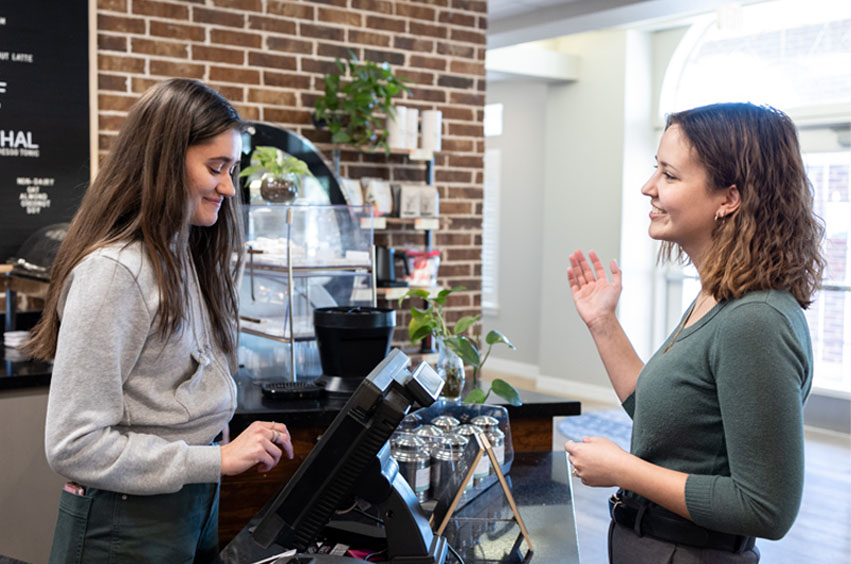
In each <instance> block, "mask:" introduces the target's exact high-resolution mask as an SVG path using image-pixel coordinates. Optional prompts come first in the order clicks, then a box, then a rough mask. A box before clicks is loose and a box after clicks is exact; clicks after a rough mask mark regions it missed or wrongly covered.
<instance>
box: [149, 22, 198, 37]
mask: <svg viewBox="0 0 851 564" xmlns="http://www.w3.org/2000/svg"><path fill="white" fill-rule="evenodd" d="M151 35H156V36H159V37H170V38H180V39H188V40H190V41H204V39H206V36H207V34H206V32H205V31H204V28H203V27H201V26H198V25H184V24H176V23H173V22H161V21H157V20H151Z"/></svg>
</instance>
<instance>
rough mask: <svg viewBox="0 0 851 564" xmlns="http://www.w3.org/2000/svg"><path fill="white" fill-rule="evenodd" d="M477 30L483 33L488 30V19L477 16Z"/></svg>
mask: <svg viewBox="0 0 851 564" xmlns="http://www.w3.org/2000/svg"><path fill="white" fill-rule="evenodd" d="M477 27H478V28H479V29H481V30H483V31H487V29H488V17H487V16H479V23H478V26H477Z"/></svg>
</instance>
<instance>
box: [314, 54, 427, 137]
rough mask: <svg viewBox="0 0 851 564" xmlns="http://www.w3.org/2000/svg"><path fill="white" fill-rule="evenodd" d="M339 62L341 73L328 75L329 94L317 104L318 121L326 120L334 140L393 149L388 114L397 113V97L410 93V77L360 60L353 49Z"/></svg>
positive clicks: (388, 67)
mask: <svg viewBox="0 0 851 564" xmlns="http://www.w3.org/2000/svg"><path fill="white" fill-rule="evenodd" d="M336 64H337V68H338V69H339V73H338V74H329V75H327V76H326V77H325V93H324V95H323V96H321V97H319V98H318V99H317V100H316V103H315V108H316V115H315V119H316V121H317V123H318V124H322V123H323V122H324V124H325V126H327V127H328V130H329V131H330V132H331V141H332V142H333V143H344V144H349V145H354V146H356V147H363V146H366V147H368V148H379V147H381V148H383V149H384V150H385V151H387V152H389V150H390V149H389V147H388V146H387V125H386V121H385V119H384V117H385V116H387V117H393V116H395V115H396V109H395V106H394V105H393V101H392V98H393V97H394V96H397V95H399V94H401V93H402V92H403V91H404V92H408V93H410V91H411V90H410V89H409V88H408V87H407V86H406V85H405V82H407V80H406V79H405V78H403V77H399V78H397V77H396V76H394V75H393V72H392V71H391V70H390V65H388V64H387V63H386V62H384V63H381V64H377V63H374V62H372V61H359V60H358V58H357V57H356V56H355V54H354V53H352V52H351V51H349V59H348V60H346V61H343V60H341V59H337V60H336ZM346 77H348V80H346Z"/></svg>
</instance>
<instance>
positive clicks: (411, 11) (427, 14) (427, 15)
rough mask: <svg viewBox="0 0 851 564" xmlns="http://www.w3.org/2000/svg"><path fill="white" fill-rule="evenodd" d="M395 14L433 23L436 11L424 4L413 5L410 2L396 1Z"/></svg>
mask: <svg viewBox="0 0 851 564" xmlns="http://www.w3.org/2000/svg"><path fill="white" fill-rule="evenodd" d="M396 15H397V16H402V17H403V18H409V19H415V20H425V21H427V22H430V23H434V21H435V17H436V15H437V12H436V11H435V9H434V8H426V7H425V6H415V5H412V4H404V3H401V2H397V3H396Z"/></svg>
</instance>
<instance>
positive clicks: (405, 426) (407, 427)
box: [398, 413, 423, 433]
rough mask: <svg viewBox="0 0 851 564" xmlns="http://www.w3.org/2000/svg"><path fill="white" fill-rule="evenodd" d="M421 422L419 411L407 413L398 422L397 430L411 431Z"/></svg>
mask: <svg viewBox="0 0 851 564" xmlns="http://www.w3.org/2000/svg"><path fill="white" fill-rule="evenodd" d="M422 424H423V417H422V415H420V414H419V413H409V414H407V415H406V416H405V417H404V418H402V422H401V423H399V428H398V430H399V431H404V432H406V433H413V432H414V431H416V430H417V429H418V428H419V427H420V425H422Z"/></svg>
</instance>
